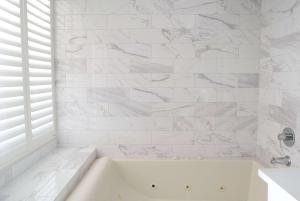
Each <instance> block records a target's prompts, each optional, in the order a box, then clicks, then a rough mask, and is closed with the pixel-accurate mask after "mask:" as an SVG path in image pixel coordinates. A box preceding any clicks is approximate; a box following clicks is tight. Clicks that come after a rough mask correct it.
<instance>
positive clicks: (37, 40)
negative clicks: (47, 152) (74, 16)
mask: <svg viewBox="0 0 300 201" xmlns="http://www.w3.org/2000/svg"><path fill="white" fill-rule="evenodd" d="M51 15H52V9H51V2H50V0H1V4H0V166H1V165H5V164H6V163H9V162H11V161H14V160H16V159H18V158H19V157H22V156H23V155H25V154H28V153H29V152H31V151H33V150H35V149H36V148H38V147H39V146H41V145H43V144H44V143H46V142H48V141H49V140H51V139H53V138H54V133H55V129H54V128H55V125H54V124H55V121H54V99H53V86H54V84H53V61H52V60H53V54H52V47H51V44H52V39H51V36H52V34H51V30H52V26H51V24H52V17H51Z"/></svg>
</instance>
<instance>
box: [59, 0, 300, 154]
mask: <svg viewBox="0 0 300 201" xmlns="http://www.w3.org/2000/svg"><path fill="white" fill-rule="evenodd" d="M55 6H56V8H57V14H58V15H57V23H56V26H55V28H56V37H57V39H56V63H57V78H56V83H57V90H56V91H57V102H58V110H59V111H58V114H59V115H58V128H59V130H58V139H59V143H61V144H63V145H67V146H86V145H89V144H96V145H97V147H98V148H99V153H101V154H104V155H109V156H118V157H128V158H173V157H175V158H176V157H179V158H181V157H182V158H192V157H197V155H196V153H197V154H198V155H199V157H200V158H203V157H205V156H206V157H218V156H221V157H229V156H230V155H232V156H246V155H253V153H254V151H253V150H254V148H253V147H255V142H254V141H253V140H251V141H250V140H249V142H244V141H242V140H241V139H242V138H243V136H245V139H249V138H248V137H249V135H248V134H249V132H248V131H249V128H248V127H249V125H248V124H247V123H246V124H243V123H240V124H238V125H231V123H232V121H233V120H234V119H239V118H241V119H243V118H253V119H255V118H256V117H257V111H256V110H255V104H254V103H255V102H257V100H258V87H261V86H267V85H270V86H271V85H272V84H273V85H275V84H274V83H275V82H274V81H273V82H272V78H273V76H272V75H270V76H269V75H267V74H266V73H265V74H264V75H265V76H264V75H263V76H262V77H259V76H258V73H259V65H260V64H259V60H260V58H259V57H258V55H260V54H261V53H264V56H265V57H267V56H268V54H267V53H266V52H267V51H266V50H267V49H268V48H264V49H263V51H261V50H260V42H261V39H260V38H261V36H260V35H261V33H260V21H259V18H260V12H258V10H260V2H258V1H256V0H224V1H209V0H201V1H199V0H176V1H175V0H168V1H159V0H135V1H131V0H122V1H118V0H75V1H72V2H70V1H67V0H60V1H56V5H55ZM267 10H270V9H269V8H267ZM293 17H295V15H293ZM266 21H272V20H270V19H268V20H266ZM283 24H284V23H282V22H280V23H279V24H278V25H276V26H272V27H270V28H268V30H266V31H264V33H263V34H262V41H263V42H264V43H266V44H268V43H270V41H272V42H274V43H275V42H276V44H277V46H276V47H275V46H274V47H272V49H270V50H271V51H272V52H270V54H269V55H271V56H272V59H265V62H264V63H265V66H266V68H268V69H273V66H274V65H273V64H278V67H277V68H276V67H274V69H277V71H278V72H281V71H284V70H286V69H294V70H295V68H291V66H296V65H294V64H296V63H297V62H296V60H297V59H296V56H295V54H293V55H292V56H288V57H286V59H285V60H283V59H280V56H279V55H282V54H283V53H284V54H286V53H289V52H291V51H290V50H289V49H288V48H282V49H281V47H283V46H284V45H283V44H287V43H285V42H284V43H283V42H282V36H284V34H282V33H283V31H282V27H284V25H283ZM290 24H292V23H290ZM294 24H295V23H294ZM294 26H295V27H297V25H296V24H295V25H294ZM285 27H286V26H285ZM275 29H276V30H277V29H278V30H280V34H275V35H274V34H272V31H271V30H275ZM295 29H296V28H295ZM289 32H291V30H290V31H289ZM293 50H295V48H293ZM294 52H295V53H296V52H297V51H294ZM290 57H292V58H294V60H293V62H289V63H288V62H286V61H287V60H289V58H290ZM271 61H272V62H271ZM287 63H288V65H285V64H287ZM279 64H281V65H279ZM284 66H288V67H286V68H284ZM266 76H268V77H269V78H270V81H265V82H264V83H260V85H259V83H258V82H259V81H261V80H263V78H265V77H266ZM259 79H260V80H259ZM276 80H278V81H276V83H281V81H280V79H279V78H278V79H276ZM282 80H284V79H282ZM277 85H278V84H277ZM278 103H279V101H278ZM285 104H287V101H285ZM291 104H294V103H291ZM267 111H269V110H267ZM218 118H223V120H224V121H225V119H226V118H229V120H228V122H229V123H228V124H226V123H223V121H217V120H218ZM230 120H231V121H230ZM253 121H254V120H253ZM253 124H254V123H253ZM251 125H252V124H251ZM215 127H219V128H222V129H223V128H224V129H225V130H226V129H227V130H230V128H231V127H233V128H231V129H235V130H239V132H240V133H243V134H241V135H240V136H237V135H238V132H233V133H230V131H226V132H227V133H226V132H225V131H223V130H218V132H217V131H216V130H214V129H215ZM237 127H238V129H237ZM251 128H252V127H251ZM206 131H209V132H213V131H215V132H214V134H212V136H213V140H212V141H209V140H208V141H207V144H205V146H204V147H201V146H199V145H195V144H194V143H195V138H194V134H193V132H199V133H200V132H206ZM222 132H223V133H222ZM114 133H115V135H114ZM228 133H230V135H229V134H228ZM85 135H86V136H87V137H86V138H85V137H84V136H85ZM255 135H256V134H254V135H253V137H255ZM228 136H230V138H229V137H228ZM206 137H207V136H206ZM227 137H228V139H229V140H228V141H227V140H225V141H222V139H223V138H226V139H227ZM135 138H136V139H137V140H136V141H135V142H134V140H130V139H135ZM202 140H203V139H202ZM204 140H205V139H204ZM200 141H201V140H200ZM216 142H218V143H220V144H221V145H222V146H224V147H221V148H220V149H219V148H218V147H217V146H215V144H214V143H216ZM229 142H231V143H232V144H229ZM118 144H120V145H118ZM202 145H204V144H202ZM205 148H206V149H207V150H211V151H206V150H205ZM180 151H182V153H180ZM251 151H253V153H251Z"/></svg>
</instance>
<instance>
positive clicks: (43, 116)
mask: <svg viewBox="0 0 300 201" xmlns="http://www.w3.org/2000/svg"><path fill="white" fill-rule="evenodd" d="M50 12H51V9H50V1H49V0H27V20H28V23H27V28H28V61H29V80H30V81H29V82H30V104H31V127H32V137H33V138H34V137H35V136H40V135H46V134H49V133H53V131H54V129H53V128H54V120H53V119H54V117H53V100H52V57H51V51H52V50H51V13H50Z"/></svg>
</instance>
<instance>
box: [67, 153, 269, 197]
mask: <svg viewBox="0 0 300 201" xmlns="http://www.w3.org/2000/svg"><path fill="white" fill-rule="evenodd" d="M258 167H259V165H258V164H257V163H255V162H253V161H251V160H188V161H160V160H153V161H149V160H147V161H140V160H110V159H108V158H102V159H98V160H96V161H95V163H94V164H93V165H92V167H91V168H90V170H89V171H88V173H87V174H86V175H85V177H84V178H83V180H82V181H81V182H80V184H79V185H78V186H77V187H76V189H75V190H74V191H73V193H72V194H71V195H70V196H69V198H68V201H83V200H89V201H117V200H119V201H166V200H197V201H266V200H267V196H266V194H267V187H266V184H264V182H263V181H261V180H260V179H259V178H258V176H257V168H258Z"/></svg>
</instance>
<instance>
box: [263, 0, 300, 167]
mask: <svg viewBox="0 0 300 201" xmlns="http://www.w3.org/2000/svg"><path fill="white" fill-rule="evenodd" d="M299 20H300V1H299V0H288V1H278V0H262V21H263V27H262V36H261V41H262V42H261V47H262V51H263V52H262V53H263V54H262V58H261V65H260V96H259V110H258V111H259V121H258V122H259V123H258V142H257V143H258V149H257V156H258V157H259V158H260V159H261V160H263V161H265V162H266V163H268V162H269V160H270V158H271V157H272V156H284V155H290V156H291V158H292V165H293V166H298V167H299V165H300V157H299V152H300V143H299V138H298V137H297V136H298V134H299V131H300V129H299V126H300V124H299V122H300V121H299V119H300V118H299V117H300V95H299V94H300V85H299V83H300V65H299V61H300V59H299V50H300V46H299V44H300V43H299V42H300V39H299V33H300V26H299ZM285 127H291V128H293V129H294V130H295V133H296V144H295V146H294V147H293V148H287V147H285V146H282V147H280V144H279V142H278V140H277V135H278V133H281V132H282V130H283V129H284V128H285Z"/></svg>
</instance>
